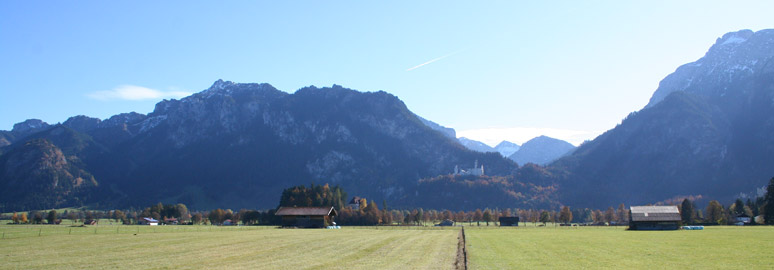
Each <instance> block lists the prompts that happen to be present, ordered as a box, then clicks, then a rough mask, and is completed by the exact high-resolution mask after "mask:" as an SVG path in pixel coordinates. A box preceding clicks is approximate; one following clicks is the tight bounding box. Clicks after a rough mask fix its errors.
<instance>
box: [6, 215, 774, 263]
mask: <svg viewBox="0 0 774 270" xmlns="http://www.w3.org/2000/svg"><path fill="white" fill-rule="evenodd" d="M459 230H460V227H446V228H439V227H343V228H342V229H339V230H327V229H277V228H275V227H265V226H240V227H235V226H222V227H221V226H155V227H151V226H123V225H112V226H111V225H99V226H89V227H69V226H66V225H59V226H53V225H0V232H5V236H4V237H5V238H4V239H2V240H0V256H2V258H0V269H20V268H25V269H42V268H49V269H50V268H54V269H63V268H64V269H67V268H70V269H75V268H90V269H93V268H124V269H127V268H128V269H136V268H142V269H147V268H151V269H169V268H175V269H191V268H197V269H200V268H228V269H331V268H333V269H454V268H455V260H456V259H457V244H458V236H459ZM465 234H466V238H467V245H466V247H467V253H468V266H469V268H470V269H536V268H537V269H576V268H608V269H665V268H666V269H675V268H680V269H772V268H774V257H773V256H771V251H772V250H774V227H772V226H752V227H735V226H713V227H706V228H705V229H704V230H701V231H686V230H680V231H626V230H625V228H624V227H604V226H600V227H555V226H547V227H533V226H522V227H496V226H481V227H477V226H465ZM38 235H39V236H38Z"/></svg>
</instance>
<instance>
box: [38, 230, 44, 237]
mask: <svg viewBox="0 0 774 270" xmlns="http://www.w3.org/2000/svg"><path fill="white" fill-rule="evenodd" d="M41 233H43V228H40V230H39V231H38V237H40V234H41Z"/></svg>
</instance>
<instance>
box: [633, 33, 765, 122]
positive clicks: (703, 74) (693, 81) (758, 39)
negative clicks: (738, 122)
mask: <svg viewBox="0 0 774 270" xmlns="http://www.w3.org/2000/svg"><path fill="white" fill-rule="evenodd" d="M771 59H774V29H767V30H760V31H757V32H753V31H751V30H741V31H737V32H731V33H727V34H725V35H723V36H722V37H720V38H718V39H717V40H716V41H715V44H714V45H712V47H711V48H710V49H709V51H707V53H706V54H705V55H704V57H702V58H700V59H699V60H697V61H695V62H692V63H688V64H685V65H682V66H680V67H679V68H677V70H676V71H675V72H674V73H672V74H670V75H669V76H667V77H666V78H664V79H663V80H662V81H661V82H660V83H659V87H658V89H657V90H656V92H655V93H653V97H651V99H650V102H649V103H648V105H647V106H646V108H648V107H652V106H653V105H655V104H656V103H658V102H660V101H662V100H663V99H664V98H665V97H666V96H668V95H669V94H671V93H673V92H675V91H685V92H688V93H693V94H698V95H700V96H705V97H710V98H726V99H728V98H734V97H738V96H739V95H740V94H743V93H739V92H740V90H739V88H738V87H731V86H732V85H734V84H736V83H737V82H739V81H745V80H747V79H749V78H752V77H753V76H756V75H760V74H762V73H763V72H762V71H763V70H764V69H765V68H766V66H767V63H769V62H770V60H771Z"/></svg>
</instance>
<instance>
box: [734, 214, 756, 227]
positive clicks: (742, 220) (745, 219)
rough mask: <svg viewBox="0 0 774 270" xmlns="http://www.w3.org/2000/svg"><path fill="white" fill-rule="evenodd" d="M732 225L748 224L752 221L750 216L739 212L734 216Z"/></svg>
mask: <svg viewBox="0 0 774 270" xmlns="http://www.w3.org/2000/svg"><path fill="white" fill-rule="evenodd" d="M733 221H734V225H738V226H742V225H749V224H750V223H751V222H752V218H751V217H750V216H748V215H747V214H741V215H736V216H734V220H733Z"/></svg>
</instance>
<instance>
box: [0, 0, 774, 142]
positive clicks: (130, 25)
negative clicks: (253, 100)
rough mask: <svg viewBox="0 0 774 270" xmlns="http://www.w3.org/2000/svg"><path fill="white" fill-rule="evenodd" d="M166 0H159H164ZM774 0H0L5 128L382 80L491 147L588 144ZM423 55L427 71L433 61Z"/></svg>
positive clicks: (767, 23)
mask: <svg viewBox="0 0 774 270" xmlns="http://www.w3.org/2000/svg"><path fill="white" fill-rule="evenodd" d="M158 2H162V3H158ZM772 10H774V1H733V2H731V1H529V2H526V1H524V2H521V1H396V2H388V1H382V2H377V1H342V2H338V1H336V2H333V1H330V2H328V1H272V2H269V1H266V2H260V1H244V2H242V1H226V2H225V3H215V2H205V1H180V2H174V1H147V2H145V1H94V2H87V1H46V2H43V1H0V61H2V63H3V64H2V65H0V129H3V130H9V129H11V127H12V125H13V123H16V122H21V121H23V120H25V119H28V118H39V119H42V120H44V121H47V122H49V123H57V122H63V121H65V120H66V119H67V118H68V117H70V116H74V115H81V114H82V115H88V116H92V117H99V118H103V119H104V118H107V117H109V116H111V115H114V114H118V113H122V112H130V111H136V112H140V113H148V112H151V111H152V110H153V106H154V104H155V103H156V102H158V101H160V100H162V99H164V98H180V97H181V96H184V95H186V94H187V93H192V92H198V91H201V90H203V89H206V88H208V87H209V86H210V85H211V84H212V83H213V82H214V81H215V80H217V79H224V80H230V81H234V82H267V83H270V84H272V85H274V86H275V87H277V88H278V89H280V90H283V91H286V92H290V93H292V92H294V91H295V90H297V89H299V88H301V87H304V86H309V85H316V86H330V85H332V84H339V85H342V86H345V87H349V88H353V89H357V90H360V91H378V90H384V91H387V92H389V93H392V94H394V95H396V96H398V97H399V98H401V99H402V100H403V101H404V102H405V103H406V105H408V107H409V108H410V109H411V110H412V111H414V112H415V113H417V114H419V115H421V116H423V117H425V118H427V119H430V120H433V121H435V122H438V123H439V124H442V125H445V126H448V127H453V128H455V129H456V130H457V131H458V133H459V134H460V135H463V136H467V137H471V138H473V139H478V140H481V141H484V142H485V143H489V144H492V145H494V144H496V143H497V142H499V141H500V140H510V141H513V142H516V143H523V142H524V141H526V140H527V139H529V138H532V137H535V136H538V135H541V134H546V135H548V136H552V137H557V138H560V139H565V140H568V141H570V142H572V143H573V144H576V145H577V144H578V143H580V142H582V141H583V140H584V139H592V138H593V137H595V136H596V135H598V134H600V133H601V132H603V131H605V130H607V129H610V128H612V127H614V126H615V125H616V124H617V123H619V122H620V120H621V119H623V118H624V117H625V116H626V115H627V114H629V113H630V112H632V111H635V110H639V109H640V108H642V107H643V106H644V105H645V104H646V103H647V102H648V99H649V98H650V96H651V94H652V93H653V91H655V89H656V88H657V87H658V82H659V81H660V80H661V79H662V78H663V77H664V76H666V75H668V74H669V73H671V72H673V71H674V70H675V69H676V68H677V67H678V66H679V65H681V64H684V63H688V62H692V61H695V60H697V59H698V58H700V57H701V56H703V55H704V53H705V52H706V51H707V49H709V47H710V46H711V45H712V44H713V43H714V42H715V39H716V38H718V37H720V36H722V35H723V34H725V33H726V32H730V31H737V30H740V29H752V30H754V31H757V30H761V29H765V28H772V27H774V16H771V11H772ZM423 64H424V65H423Z"/></svg>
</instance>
